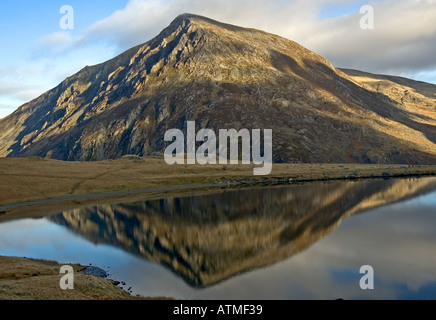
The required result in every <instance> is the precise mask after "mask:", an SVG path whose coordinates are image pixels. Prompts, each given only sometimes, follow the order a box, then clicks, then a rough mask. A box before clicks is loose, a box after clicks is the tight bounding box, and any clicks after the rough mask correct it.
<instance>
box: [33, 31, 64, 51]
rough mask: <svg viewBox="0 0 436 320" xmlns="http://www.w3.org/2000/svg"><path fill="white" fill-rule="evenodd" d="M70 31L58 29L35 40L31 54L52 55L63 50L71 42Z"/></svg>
mask: <svg viewBox="0 0 436 320" xmlns="http://www.w3.org/2000/svg"><path fill="white" fill-rule="evenodd" d="M72 41H73V37H72V35H71V33H70V32H67V31H59V32H55V33H52V34H49V35H47V36H45V37H43V38H41V39H39V40H38V41H37V42H36V45H35V48H34V52H33V54H34V55H36V56H52V55H56V54H59V53H61V52H63V51H65V50H66V49H67V48H68V47H69V46H70V45H71V43H72Z"/></svg>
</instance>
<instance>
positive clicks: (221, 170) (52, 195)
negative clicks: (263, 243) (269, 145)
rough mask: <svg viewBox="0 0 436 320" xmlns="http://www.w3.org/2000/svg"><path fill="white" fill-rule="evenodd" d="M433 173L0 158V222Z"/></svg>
mask: <svg viewBox="0 0 436 320" xmlns="http://www.w3.org/2000/svg"><path fill="white" fill-rule="evenodd" d="M432 175H436V165H423V166H409V165H378V164H274V165H273V169H272V172H271V174H270V175H268V176H254V175H253V165H224V166H223V165H205V166H201V165H173V166H170V165H168V164H166V163H165V162H164V160H163V159H162V158H156V157H150V158H140V157H136V156H126V157H123V158H121V159H119V160H106V161H98V162H64V161H58V160H48V159H41V158H0V179H1V181H2V184H1V185H0V222H4V221H7V220H13V219H16V218H27V217H42V216H47V215H50V214H53V213H56V212H59V211H61V210H66V209H71V208H74V207H82V206H90V205H96V204H101V203H116V202H121V201H135V200H149V199H156V198H161V197H172V196H180V195H189V194H197V193H204V192H213V191H216V190H217V189H223V188H239V187H253V186H262V185H288V184H295V183H303V182H312V181H333V180H356V179H368V178H393V177H420V176H432ZM11 205H12V207H11ZM30 205H31V206H30ZM29 208H31V210H30V209H29Z"/></svg>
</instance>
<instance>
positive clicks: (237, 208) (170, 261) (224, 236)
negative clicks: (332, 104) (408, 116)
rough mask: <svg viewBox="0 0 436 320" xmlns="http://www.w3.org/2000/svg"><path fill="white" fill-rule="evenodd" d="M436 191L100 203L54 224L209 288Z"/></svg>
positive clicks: (389, 187) (365, 185) (419, 186)
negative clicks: (379, 210) (358, 217)
mask: <svg viewBox="0 0 436 320" xmlns="http://www.w3.org/2000/svg"><path fill="white" fill-rule="evenodd" d="M435 188H436V178H434V177H429V178H420V179H389V180H365V181H358V182H333V183H328V184H321V183H317V184H304V185H295V186H290V187H279V188H266V189H265V188H258V189H248V190H247V189H246V190H233V191H224V192H221V193H217V194H211V195H203V196H190V197H183V198H168V199H161V200H152V201H146V202H139V203H130V204H129V203H127V204H117V205H101V206H96V207H90V208H82V209H76V210H70V211H65V212H63V213H61V214H58V215H55V216H52V217H50V218H49V219H50V220H51V221H53V222H55V223H57V224H59V225H62V226H66V227H67V228H68V229H69V230H71V231H72V232H74V233H76V234H78V235H81V236H83V237H84V238H86V239H88V240H89V241H91V242H93V243H95V244H108V245H112V246H116V247H119V248H121V249H123V250H124V251H127V252H129V253H132V254H135V255H137V256H139V257H142V258H146V259H148V260H149V261H153V262H156V263H159V264H161V265H164V266H166V267H167V268H169V269H170V270H172V271H173V272H174V273H175V274H177V275H179V276H180V277H182V278H183V279H184V280H185V281H186V282H187V283H188V284H190V285H191V286H194V287H200V288H202V287H208V286H211V285H214V284H216V283H218V282H220V281H223V280H225V279H227V278H229V277H232V276H235V275H237V274H240V273H242V272H247V271H250V270H253V269H256V268H261V267H265V266H268V265H272V264H274V263H277V262H279V261H283V260H286V259H289V258H291V257H292V256H294V255H296V254H297V253H299V252H302V251H303V250H305V249H307V248H309V247H310V246H311V245H313V244H314V243H316V242H317V241H319V240H321V239H322V238H323V237H325V236H326V235H328V234H330V233H331V232H333V231H334V230H335V229H336V228H337V227H338V226H339V225H340V223H341V222H342V221H343V220H344V219H346V218H347V217H349V216H351V215H353V214H361V213H363V212H365V211H367V210H369V209H373V208H376V207H379V206H383V205H387V204H390V203H395V202H399V201H404V200H407V199H410V198H413V197H417V196H419V195H422V194H425V193H428V192H431V191H434V190H435Z"/></svg>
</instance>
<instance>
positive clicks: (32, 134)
mask: <svg viewBox="0 0 436 320" xmlns="http://www.w3.org/2000/svg"><path fill="white" fill-rule="evenodd" d="M187 121H195V122H196V125H197V128H196V129H197V130H199V129H201V128H209V129H213V130H215V132H217V130H218V129H231V128H235V129H237V130H239V129H241V128H247V129H249V130H251V129H272V130H273V161H274V162H288V163H293V162H342V163H343V162H347V163H355V162H359V163H409V164H424V163H425V164H432V163H435V162H436V86H435V85H431V84H423V83H418V82H414V81H412V80H408V79H403V78H394V77H383V76H376V75H372V74H368V73H362V72H359V71H352V70H340V69H337V68H335V67H334V66H333V65H332V64H331V63H330V62H329V61H327V60H326V59H324V58H323V57H321V56H319V55H317V54H315V53H313V52H311V51H309V50H308V49H306V48H304V47H302V46H300V45H299V44H297V43H295V42H293V41H290V40H288V39H285V38H282V37H279V36H277V35H273V34H269V33H266V32H262V31H259V30H255V29H246V28H241V27H237V26H233V25H228V24H224V23H220V22H217V21H214V20H211V19H208V18H205V17H200V16H196V15H191V14H183V15H180V16H178V17H177V18H176V19H175V20H174V21H173V22H172V23H171V24H170V25H169V26H168V27H167V28H166V29H164V30H163V31H162V32H161V33H160V34H159V35H158V36H157V37H155V38H154V39H152V40H150V41H149V42H147V43H145V44H142V45H139V46H136V47H134V48H132V49H130V50H128V51H126V52H124V53H122V54H121V55H119V56H117V57H115V58H114V59H112V60H110V61H107V62H105V63H102V64H99V65H95V66H90V67H86V68H84V69H82V70H81V71H79V72H78V73H76V74H75V75H73V76H71V77H69V78H67V79H66V80H65V81H63V82H62V83H61V84H59V85H58V86H57V87H56V88H54V89H52V90H50V91H48V92H46V93H44V94H43V95H41V96H40V97H39V98H37V99H35V100H33V101H30V102H29V103H26V104H24V105H23V106H21V107H20V108H19V109H17V110H16V111H15V112H14V113H13V114H11V115H10V116H8V117H6V118H4V119H1V120H0V156H9V157H27V156H41V157H48V158H54V159H61V160H102V159H114V158H119V157H121V156H123V155H126V154H136V155H141V156H142V155H148V154H151V153H153V152H163V150H164V149H165V147H166V145H165V141H164V134H165V132H166V131H167V130H168V129H172V128H178V129H181V130H186V126H187Z"/></svg>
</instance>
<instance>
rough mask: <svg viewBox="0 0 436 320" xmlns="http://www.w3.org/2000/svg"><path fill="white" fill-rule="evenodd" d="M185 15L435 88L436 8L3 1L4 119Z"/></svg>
mask: <svg viewBox="0 0 436 320" xmlns="http://www.w3.org/2000/svg"><path fill="white" fill-rule="evenodd" d="M65 5H68V6H70V7H69V8H70V9H72V11H71V10H70V11H62V12H61V8H62V7H63V6H65ZM362 6H370V8H372V9H373V15H372V20H371V19H370V18H371V17H370V16H369V14H370V12H369V11H367V10H366V11H362V12H361V8H362ZM364 8H366V7H364ZM181 13H193V14H199V15H203V16H207V17H209V18H212V19H215V20H219V21H222V22H226V23H230V24H235V25H239V26H243V27H251V28H256V29H261V30H264V31H267V32H271V33H274V34H278V35H280V36H283V37H285V38H288V39H291V40H293V41H296V42H298V43H300V44H301V45H303V46H305V47H307V48H308V49H310V50H313V51H315V52H316V53H318V54H320V55H322V56H324V57H326V58H327V59H329V60H330V61H331V62H332V63H333V64H334V65H335V66H336V67H346V68H354V69H359V70H362V71H368V72H373V73H378V74H390V75H398V76H404V77H408V78H411V79H415V80H419V81H426V82H430V83H435V84H436V23H435V21H436V0H373V1H370V0H366V1H363V0H268V1H266V0H92V1H83V0H14V1H10V0H3V1H1V2H0V30H1V32H0V41H1V44H2V46H1V50H0V118H2V117H5V116H7V115H8V114H10V113H12V112H13V111H15V110H16V109H17V108H18V107H19V106H20V105H22V104H24V103H25V102H27V101H30V100H32V99H34V98H37V97H38V96H39V95H41V94H42V93H44V92H45V91H47V90H49V89H51V88H53V87H55V86H57V85H58V84H59V83H60V82H62V81H63V80H64V79H65V78H66V77H68V76H70V75H73V74H74V73H76V72H77V71H79V70H80V69H82V68H83V67H85V66H87V65H94V64H98V63H101V62H104V61H106V60H109V59H110V58H113V57H114V56H116V55H118V54H120V53H122V52H123V51H125V50H127V49H129V48H131V47H133V46H135V45H138V44H141V43H144V42H146V41H148V40H150V39H152V38H153V37H155V36H156V35H158V34H159V32H160V31H161V30H162V29H163V28H165V27H166V26H168V25H169V24H170V23H171V21H172V20H174V18H175V17H176V16H178V15H179V14H181ZM371 21H373V24H372V25H371V23H370V22H371ZM362 23H363V26H364V27H362ZM368 23H369V24H368ZM66 26H67V27H69V28H67V29H66V28H65V27H66Z"/></svg>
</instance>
